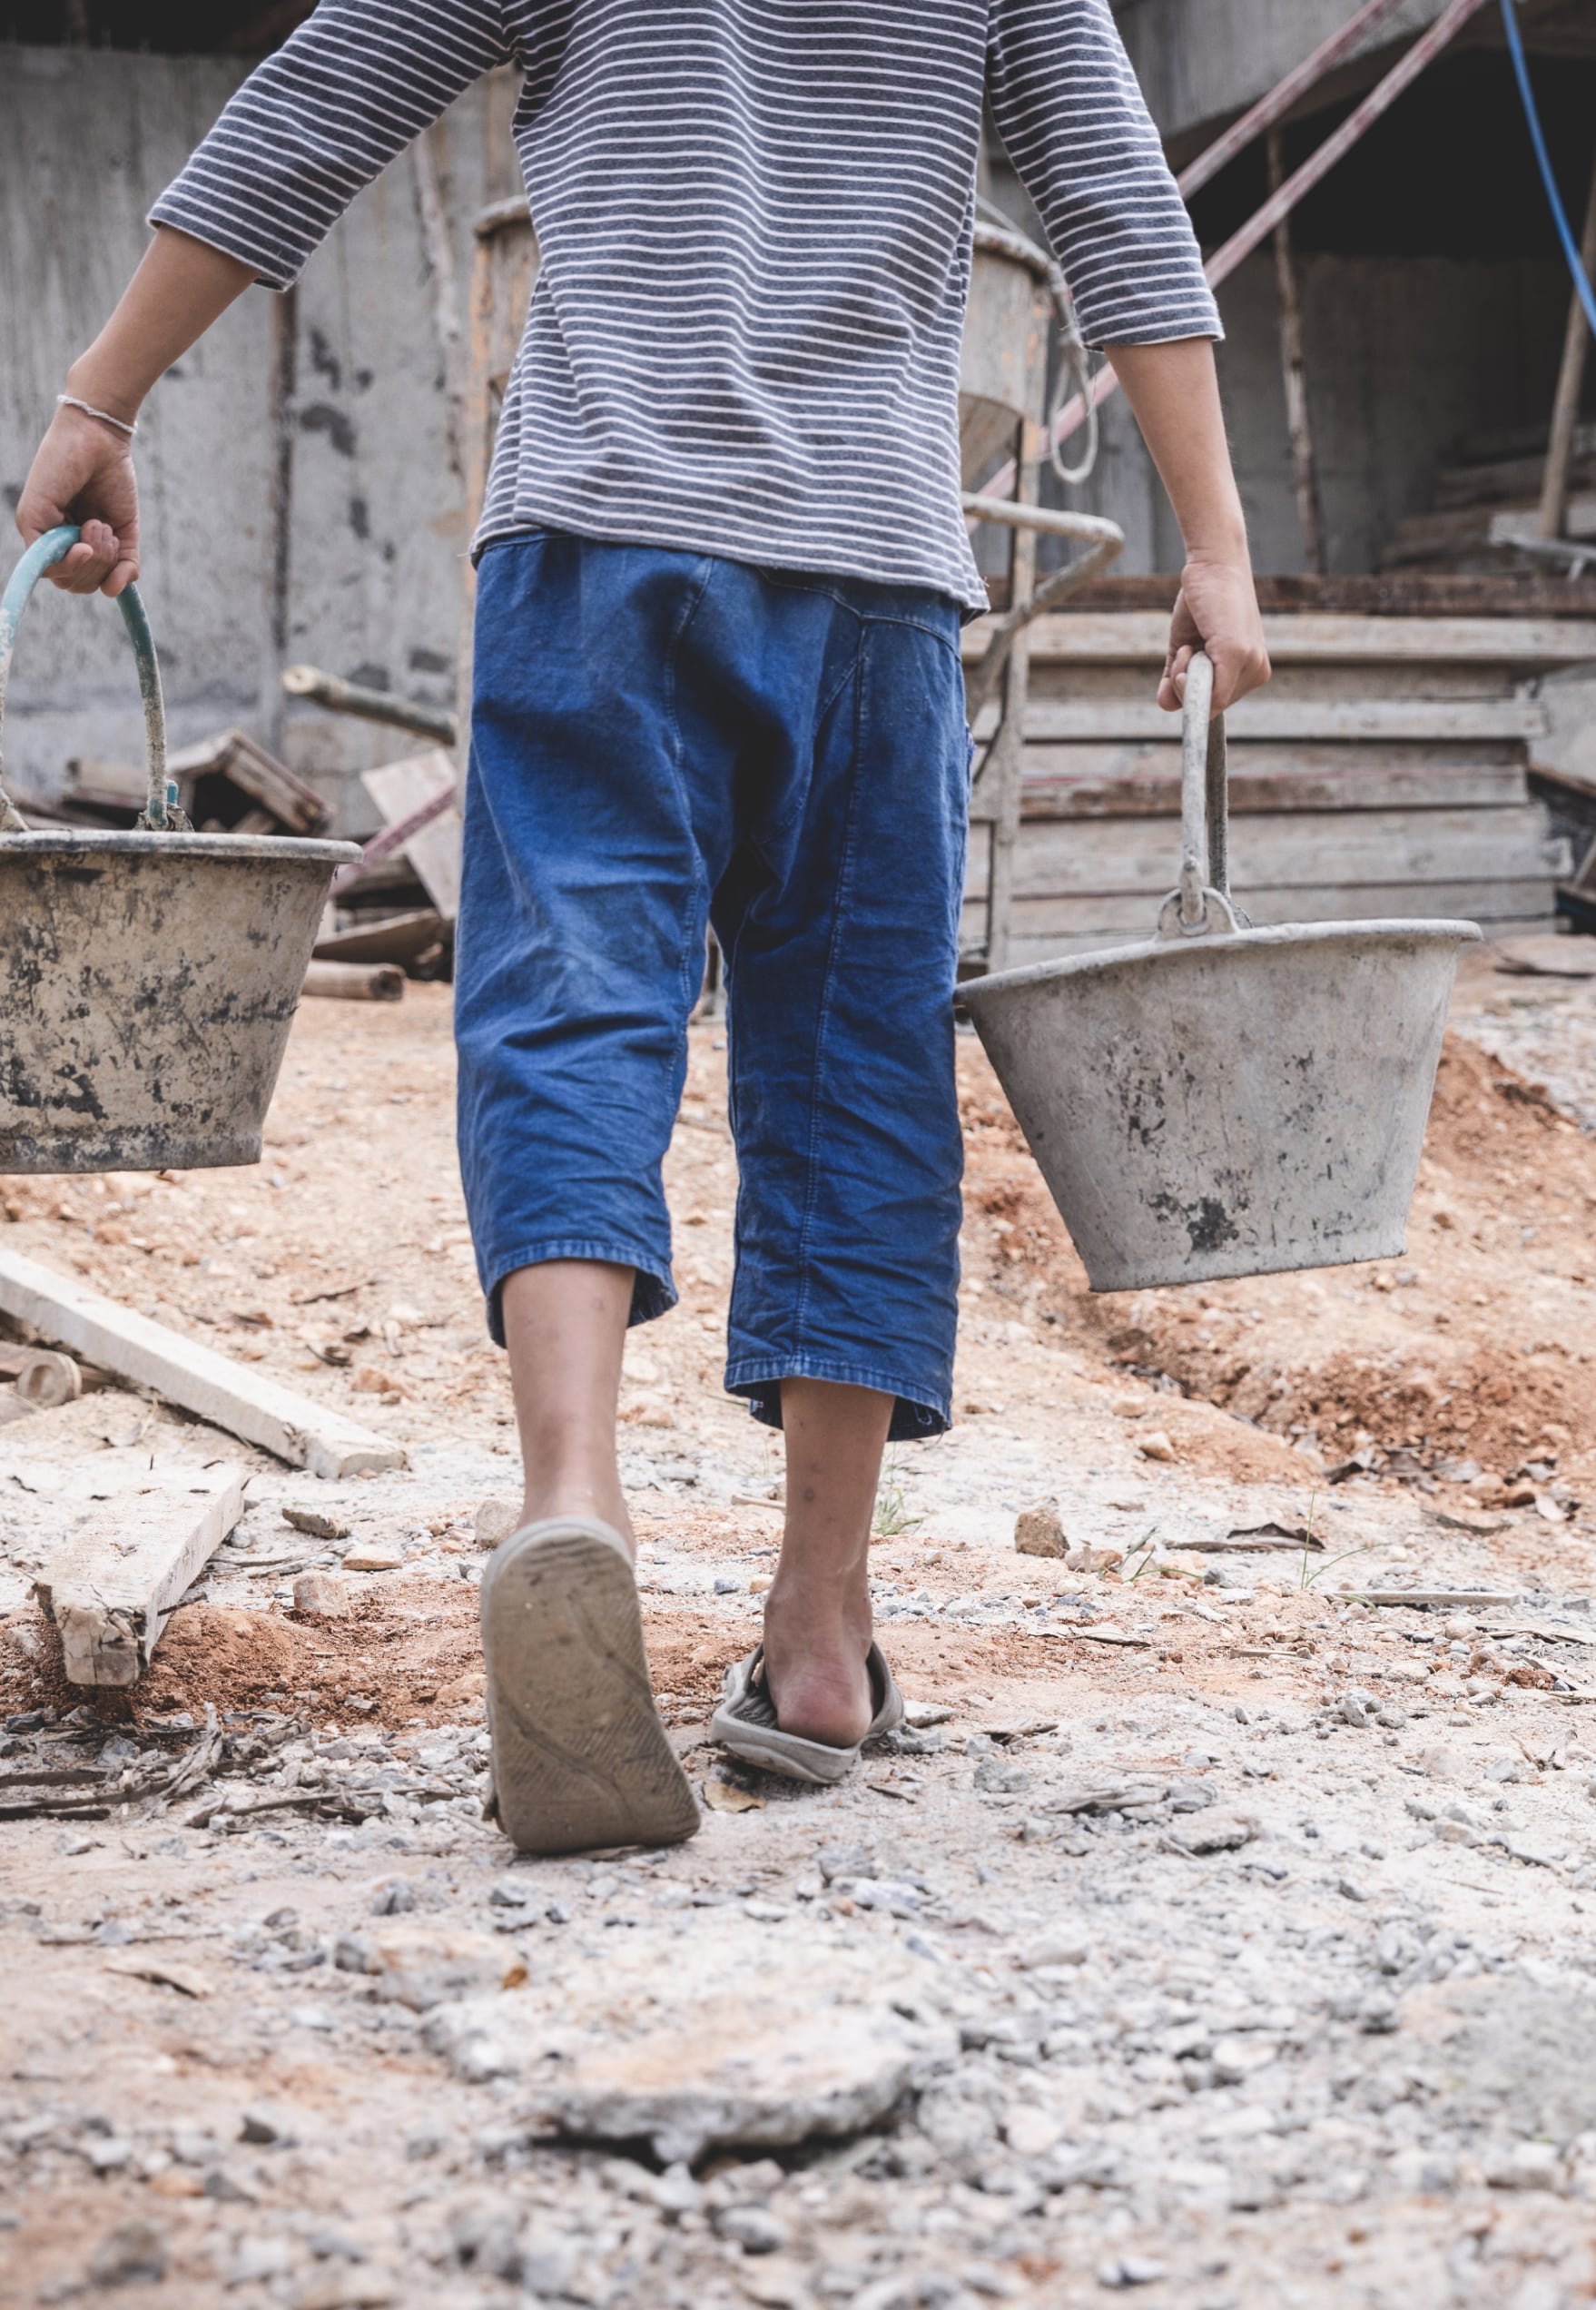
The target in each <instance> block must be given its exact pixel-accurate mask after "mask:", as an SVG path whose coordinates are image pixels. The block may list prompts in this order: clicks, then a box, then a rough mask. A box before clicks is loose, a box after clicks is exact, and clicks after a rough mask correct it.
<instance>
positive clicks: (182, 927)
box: [0, 528, 360, 1172]
mask: <svg viewBox="0 0 1596 2310" xmlns="http://www.w3.org/2000/svg"><path fill="white" fill-rule="evenodd" d="M77 535H78V532H77V531H76V529H74V528H63V529H54V530H52V531H51V532H50V533H49V535H48V536H47V537H44V538H40V539H39V540H38V541H37V542H36V544H34V546H32V547H31V548H29V550H28V552H27V553H26V554H25V556H24V557H23V559H22V561H21V562H20V563H19V564H18V566H17V568H16V571H15V575H14V577H13V578H12V581H11V584H10V585H9V586H8V587H6V590H5V597H4V599H3V600H0V718H3V716H4V710H5V678H6V676H7V674H8V672H9V670H10V664H11V655H12V650H13V648H14V647H15V639H16V628H17V625H18V622H19V620H20V618H21V616H22V612H23V610H24V608H25V607H26V604H27V601H28V599H29V597H30V596H31V595H32V593H33V590H34V586H35V585H36V584H37V583H38V581H39V578H41V577H42V576H43V574H44V571H45V570H46V569H47V568H49V567H50V566H51V564H52V563H53V562H55V561H58V560H59V559H60V558H61V557H62V555H63V554H64V553H65V552H66V550H67V548H68V547H70V546H71V545H73V544H74V543H75V542H76V539H77ZM119 606H120V607H121V609H122V612H123V620H124V623H125V624H126V626H127V628H128V632H129V634H130V636H131V637H132V639H133V648H134V651H135V654H136V656H137V658H138V665H139V681H140V686H141V688H142V690H143V699H144V721H145V733H146V740H147V751H148V757H149V770H150V785H149V799H148V803H147V805H146V808H145V811H144V814H143V817H141V819H140V821H139V827H138V830H137V831H135V832H133V833H129V834H114V833H107V834H98V833H94V832H92V831H84V832H78V831H75V830H72V831H61V832H54V831H53V832H49V833H38V834H31V833H29V832H28V830H27V828H26V826H25V824H24V822H23V820H22V819H21V818H20V817H19V816H18V814H17V813H16V811H15V808H14V807H13V805H11V803H10V802H9V801H7V800H6V798H5V793H4V790H3V788H0V987H3V988H4V995H3V997H0V1172H7V1171H8V1172H16V1171H103V1170H169V1169H170V1170H198V1169H202V1168H212V1167H220V1166H222V1165H225V1164H232V1163H254V1162H258V1161H259V1160H260V1156H261V1129H262V1126H263V1125H264V1122H265V1120H266V1110H267V1108H268V1107H269V1106H270V1104H271V1094H272V1091H273V1090H274V1089H275V1088H276V1083H277V1075H278V1070H279V1068H280V1067H281V1063H282V1053H283V1049H284V1046H285V1044H286V1043H287V1041H288V1032H289V1028H290V1026H291V1023H292V1021H293V1015H294V1012H295V1010H296V1009H297V1007H298V1004H299V1000H300V987H301V986H302V984H303V982H304V976H305V966H306V964H307V963H308V962H309V961H310V949H311V947H312V946H313V945H314V943H315V939H316V932H317V927H318V925H319V923H320V919H321V910H322V907H323V905H324V904H325V903H326V898H327V891H328V885H329V884H330V881H331V877H332V874H333V870H334V868H335V867H337V866H339V865H341V864H343V863H344V862H345V861H346V860H350V859H354V858H358V857H359V855H360V852H359V850H358V848H357V847H356V846H355V845H354V844H352V843H337V842H303V841H299V840H296V839H293V838H291V837H290V836H287V835H282V836H278V835H258V834H194V833H193V832H192V830H190V829H189V827H188V824H187V822H186V820H185V819H184V818H183V816H182V812H181V811H180V810H178V809H177V807H176V803H177V789H176V787H175V785H169V784H168V781H167V776H166V739H165V723H164V716H163V709H162V702H161V681H160V674H159V671H158V669H157V667H156V663H155V654H154V649H153V644H152V641H151V637H150V629H149V626H148V623H147V621H146V619H145V617H144V612H143V605H142V603H141V602H140V600H139V598H138V592H137V588H136V587H131V586H130V587H128V589H127V591H126V592H125V593H124V594H123V596H122V597H121V600H120V604H119Z"/></svg>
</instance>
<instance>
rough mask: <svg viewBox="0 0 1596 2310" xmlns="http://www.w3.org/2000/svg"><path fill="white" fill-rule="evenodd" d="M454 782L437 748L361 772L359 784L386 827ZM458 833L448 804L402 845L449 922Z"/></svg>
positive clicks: (455, 900)
mask: <svg viewBox="0 0 1596 2310" xmlns="http://www.w3.org/2000/svg"><path fill="white" fill-rule="evenodd" d="M455 783H456V781H455V765H454V761H453V758H452V756H451V755H447V754H445V753H444V752H443V750H442V748H441V747H438V748H437V749H435V750H434V752H432V753H431V754H416V755H409V757H408V758H407V759H406V760H404V761H400V762H385V763H384V764H383V765H382V766H381V768H380V769H378V770H362V771H361V773H360V784H361V785H363V786H364V787H365V789H366V792H367V793H368V794H369V795H370V797H371V799H372V801H373V802H374V803H375V804H376V805H377V807H378V809H379V811H380V812H381V814H382V823H383V824H384V825H385V826H394V825H397V824H399V820H400V819H401V818H408V817H409V815H410V813H411V812H412V811H414V810H419V808H420V807H421V805H422V804H423V803H424V802H430V801H431V800H432V797H433V796H434V795H438V794H444V793H448V792H449V791H451V790H452V789H453V787H454V785H455ZM461 833H462V828H461V824H460V814H459V811H458V809H449V810H446V811H445V812H444V813H443V815H442V816H441V817H439V818H435V819H433V821H432V823H431V824H430V825H428V826H423V827H422V829H421V831H420V833H419V834H412V835H411V836H410V839H409V842H408V843H407V844H405V856H406V857H407V858H408V859H409V862H410V865H411V868H412V870H413V871H414V873H415V874H416V877H417V879H418V881H419V883H420V884H422V886H423V887H424V889H425V890H426V893H427V895H428V897H429V899H430V900H431V901H432V903H433V905H434V906H435V907H436V908H437V909H438V913H439V914H440V915H441V916H442V917H443V919H444V921H445V922H446V923H452V922H453V921H454V920H455V918H456V916H457V915H458V913H459V911H460V838H461Z"/></svg>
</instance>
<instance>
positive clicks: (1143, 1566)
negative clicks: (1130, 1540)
mask: <svg viewBox="0 0 1596 2310" xmlns="http://www.w3.org/2000/svg"><path fill="white" fill-rule="evenodd" d="M1157 1538H1158V1525H1156V1524H1149V1525H1148V1528H1147V1530H1146V1531H1145V1532H1144V1533H1143V1534H1142V1535H1141V1538H1140V1539H1139V1540H1138V1542H1137V1544H1136V1545H1137V1546H1138V1548H1140V1549H1141V1550H1142V1552H1143V1554H1142V1560H1141V1562H1140V1564H1138V1566H1137V1568H1136V1570H1135V1571H1134V1572H1133V1573H1132V1574H1131V1575H1130V1583H1129V1584H1130V1586H1131V1587H1132V1588H1134V1587H1135V1586H1136V1584H1137V1582H1138V1580H1139V1579H1140V1578H1141V1576H1142V1575H1143V1573H1144V1572H1145V1571H1146V1570H1147V1568H1148V1565H1150V1564H1151V1563H1152V1561H1153V1542H1154V1541H1155V1540H1156V1539H1157Z"/></svg>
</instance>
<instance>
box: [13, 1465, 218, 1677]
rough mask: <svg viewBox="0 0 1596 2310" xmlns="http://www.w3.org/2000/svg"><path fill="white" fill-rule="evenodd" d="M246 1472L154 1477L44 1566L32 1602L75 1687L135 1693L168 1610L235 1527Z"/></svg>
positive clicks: (123, 1495) (119, 1498) (116, 1500)
mask: <svg viewBox="0 0 1596 2310" xmlns="http://www.w3.org/2000/svg"><path fill="white" fill-rule="evenodd" d="M244 1474H245V1472H244V1470H243V1469H242V1468H241V1467H238V1466H232V1467H223V1468H221V1469H210V1470H207V1471H205V1472H204V1473H203V1474H200V1473H199V1472H198V1471H194V1472H192V1473H188V1472H185V1473H184V1474H182V1475H176V1474H172V1473H165V1472H163V1473H162V1474H161V1475H159V1476H156V1475H152V1476H150V1477H148V1478H147V1479H146V1480H145V1481H143V1482H142V1483H140V1484H138V1485H136V1486H133V1487H132V1488H131V1489H129V1490H127V1491H124V1492H119V1493H118V1494H116V1495H115V1496H114V1497H113V1498H112V1499H111V1500H110V1501H108V1502H107V1503H106V1505H104V1507H103V1508H102V1509H101V1510H100V1511H99V1512H98V1513H97V1514H96V1515H94V1516H92V1517H91V1518H90V1519H89V1521H88V1522H87V1523H86V1524H85V1525H83V1526H82V1527H81V1528H80V1529H79V1530H78V1531H77V1532H76V1533H75V1534H74V1536H73V1538H72V1539H71V1540H70V1541H69V1542H68V1543H67V1544H66V1545H65V1546H64V1547H63V1548H62V1549H61V1550H60V1551H59V1552H58V1554H57V1555H55V1556H54V1558H53V1559H52V1560H51V1562H50V1563H49V1565H47V1566H46V1567H45V1569H44V1572H42V1573H41V1574H40V1575H39V1577H38V1579H37V1580H36V1581H35V1583H34V1594H36V1595H37V1597H38V1599H39V1602H40V1604H41V1605H42V1606H43V1607H44V1612H45V1613H46V1614H48V1616H49V1618H50V1619H51V1620H52V1621H53V1622H54V1624H55V1626H56V1628H57V1629H58V1630H59V1631H60V1634H61V1652H62V1662H63V1665H64V1669H65V1672H66V1674H67V1677H68V1678H69V1679H70V1681H71V1682H72V1683H74V1684H95V1685H129V1684H136V1683H138V1681H139V1679H140V1677H141V1676H142V1675H143V1673H144V1671H145V1670H146V1669H147V1668H148V1667H149V1665H150V1655H151V1654H152V1653H153V1651H154V1649H155V1645H156V1644H157V1642H158V1640H159V1638H160V1635H161V1632H162V1630H163V1628H164V1627H165V1625H166V1623H167V1621H168V1620H169V1618H170V1617H171V1615H172V1611H173V1609H174V1607H175V1606H176V1605H177V1604H178V1603H179V1601H180V1600H181V1599H182V1596H183V1595H184V1594H186V1592H187V1591H188V1589H189V1588H190V1587H191V1586H192V1584H193V1582H194V1580H195V1579H196V1578H197V1577H198V1575H199V1574H200V1573H201V1572H202V1571H203V1569H204V1567H205V1565H207V1564H209V1562H210V1560H211V1558H212V1556H213V1555H215V1553H216V1550H217V1549H218V1548H219V1547H220V1546H221V1545H222V1541H223V1540H224V1539H225V1538H226V1537H227V1535H228V1534H229V1533H230V1532H231V1531H232V1528H233V1525H235V1524H236V1523H237V1522H238V1520H239V1516H240V1514H241V1511H242V1508H243V1487H244Z"/></svg>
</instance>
